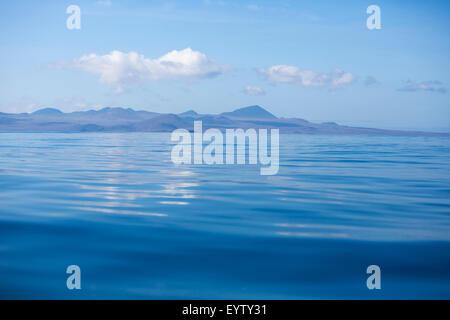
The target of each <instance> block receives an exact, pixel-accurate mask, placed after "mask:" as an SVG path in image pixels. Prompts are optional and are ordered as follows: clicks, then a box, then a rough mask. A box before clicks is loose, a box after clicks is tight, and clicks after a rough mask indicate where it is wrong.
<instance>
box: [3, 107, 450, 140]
mask: <svg viewBox="0 0 450 320" xmlns="http://www.w3.org/2000/svg"><path fill="white" fill-rule="evenodd" d="M198 120H201V121H202V123H203V128H205V129H206V128H217V129H219V130H222V131H224V130H226V129H238V128H241V129H244V130H246V129H249V128H254V129H279V130H280V133H292V134H368V135H405V136H411V135H418V136H450V133H439V132H422V131H401V130H386V129H375V128H364V127H350V126H343V125H339V124H337V123H334V122H325V123H313V122H309V121H308V120H305V119H300V118H278V117H276V116H275V115H273V114H272V113H270V112H269V111H267V110H266V109H264V108H263V107H261V106H257V105H254V106H248V107H244V108H239V109H236V110H234V111H231V112H223V113H220V114H198V113H197V112H196V111H194V110H188V111H186V112H183V113H180V114H172V113H157V112H151V111H145V110H137V111H136V110H134V109H132V108H122V107H106V108H103V109H100V110H88V111H74V112H70V113H64V112H62V111H60V110H58V109H55V108H43V109H40V110H37V111H35V112H33V113H20V114H12V113H1V112H0V132H171V131H173V130H175V129H187V130H190V131H192V130H193V126H194V121H198Z"/></svg>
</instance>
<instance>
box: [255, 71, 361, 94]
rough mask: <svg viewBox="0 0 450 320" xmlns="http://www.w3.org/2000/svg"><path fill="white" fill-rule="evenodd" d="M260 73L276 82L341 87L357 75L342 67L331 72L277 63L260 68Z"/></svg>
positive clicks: (304, 85) (303, 85)
mask: <svg viewBox="0 0 450 320" xmlns="http://www.w3.org/2000/svg"><path fill="white" fill-rule="evenodd" d="M258 72H259V74H260V75H262V76H263V77H264V78H265V79H266V80H268V81H270V82H274V83H299V84H300V85H301V86H302V87H327V88H330V89H334V88H339V87H342V86H344V85H347V84H350V83H352V82H354V81H355V80H356V76H355V75H353V74H352V73H350V72H345V71H343V70H341V69H335V70H333V71H332V72H330V73H322V72H318V71H314V70H303V69H300V68H298V67H295V66H287V65H277V66H272V67H270V68H268V69H259V70H258Z"/></svg>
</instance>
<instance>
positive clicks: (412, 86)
mask: <svg viewBox="0 0 450 320" xmlns="http://www.w3.org/2000/svg"><path fill="white" fill-rule="evenodd" d="M398 91H405V92H418V91H429V92H437V93H446V92H447V89H446V88H445V87H443V84H442V82H441V81H438V80H430V81H422V82H415V81H411V80H408V81H406V82H405V85H404V86H403V87H401V88H399V89H398Z"/></svg>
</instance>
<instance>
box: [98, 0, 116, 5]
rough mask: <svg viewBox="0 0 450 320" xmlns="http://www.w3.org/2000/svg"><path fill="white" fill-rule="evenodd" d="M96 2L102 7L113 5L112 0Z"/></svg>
mask: <svg viewBox="0 0 450 320" xmlns="http://www.w3.org/2000/svg"><path fill="white" fill-rule="evenodd" d="M95 4H96V5H98V6H101V7H111V6H112V2H111V0H99V1H96V2H95Z"/></svg>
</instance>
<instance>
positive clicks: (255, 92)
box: [244, 85, 266, 96]
mask: <svg viewBox="0 0 450 320" xmlns="http://www.w3.org/2000/svg"><path fill="white" fill-rule="evenodd" d="M244 93H245V94H247V95H249V96H263V95H265V94H266V91H265V90H264V89H262V88H260V87H255V86H250V85H248V86H245V87H244Z"/></svg>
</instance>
